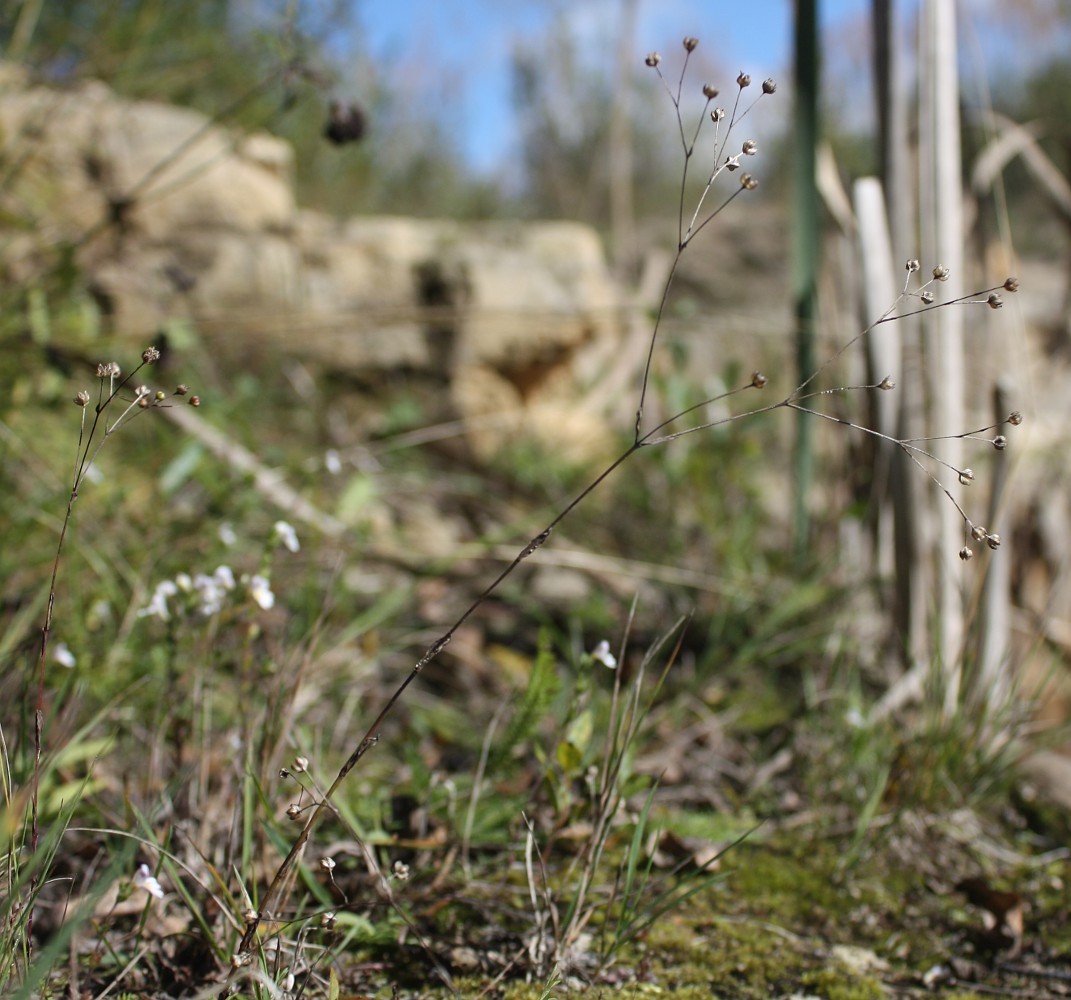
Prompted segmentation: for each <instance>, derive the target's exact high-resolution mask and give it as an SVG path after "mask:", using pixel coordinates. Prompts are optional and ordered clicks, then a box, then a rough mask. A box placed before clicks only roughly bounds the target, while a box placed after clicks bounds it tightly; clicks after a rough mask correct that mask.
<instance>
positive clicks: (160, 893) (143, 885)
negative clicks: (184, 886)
mask: <svg viewBox="0 0 1071 1000" xmlns="http://www.w3.org/2000/svg"><path fill="white" fill-rule="evenodd" d="M134 885H136V886H137V887H138V888H139V889H144V890H145V891H146V892H147V893H148V894H149V895H150V896H155V897H156V898H157V899H163V898H164V890H163V886H161V885H160V883H159V882H157V881H156V878H155V876H154V875H153V874H152V873H151V872H150V871H149V866H148V865H138V870H137V871H136V872H134Z"/></svg>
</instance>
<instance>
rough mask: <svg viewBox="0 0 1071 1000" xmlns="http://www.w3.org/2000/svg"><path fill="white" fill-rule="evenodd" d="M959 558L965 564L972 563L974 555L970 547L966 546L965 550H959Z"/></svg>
mask: <svg viewBox="0 0 1071 1000" xmlns="http://www.w3.org/2000/svg"><path fill="white" fill-rule="evenodd" d="M959 557H960V559H962V560H963V561H964V562H970V561H971V560H972V559H973V558H974V553H973V552H972V551H971V549H970V546H968V545H964V546H963V548H962V549H960V550H959Z"/></svg>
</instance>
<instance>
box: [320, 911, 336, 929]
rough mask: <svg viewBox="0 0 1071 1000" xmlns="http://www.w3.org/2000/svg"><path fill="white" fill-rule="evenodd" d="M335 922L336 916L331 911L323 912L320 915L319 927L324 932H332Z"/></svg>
mask: <svg viewBox="0 0 1071 1000" xmlns="http://www.w3.org/2000/svg"><path fill="white" fill-rule="evenodd" d="M337 920H338V915H337V914H335V913H333V912H332V911H331V910H326V911H325V912H323V913H321V914H320V926H321V927H322V928H323V929H324V930H325V931H329V930H332V929H333V928H334V926H335V923H336V922H337Z"/></svg>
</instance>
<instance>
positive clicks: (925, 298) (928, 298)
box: [919, 288, 933, 306]
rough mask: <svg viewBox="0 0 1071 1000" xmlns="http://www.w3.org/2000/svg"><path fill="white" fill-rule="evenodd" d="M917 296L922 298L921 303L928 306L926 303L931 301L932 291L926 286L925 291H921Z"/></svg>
mask: <svg viewBox="0 0 1071 1000" xmlns="http://www.w3.org/2000/svg"><path fill="white" fill-rule="evenodd" d="M919 298H920V299H922V303H923V305H927V306H928V305H931V304H932V303H933V292H931V291H930V290H929V289H928V288H927V289H926V291H924V292H923V293H922V294H921V295H920V296H919Z"/></svg>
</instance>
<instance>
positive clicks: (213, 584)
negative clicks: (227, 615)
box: [193, 573, 227, 616]
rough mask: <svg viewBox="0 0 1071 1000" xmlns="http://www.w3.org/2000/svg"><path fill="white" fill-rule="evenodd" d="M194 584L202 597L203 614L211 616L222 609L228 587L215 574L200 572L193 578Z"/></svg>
mask: <svg viewBox="0 0 1071 1000" xmlns="http://www.w3.org/2000/svg"><path fill="white" fill-rule="evenodd" d="M193 586H194V589H195V590H196V591H197V593H198V595H199V596H200V598H201V614H203V615H208V616H211V615H214V614H216V613H217V612H219V611H220V610H222V608H223V598H224V597H226V596H227V589H226V588H225V587H224V586H223V584H221V583H220V582H219V580H217V579H216V577H215V576H214V575H213V576H206V575H205V574H204V573H198V574H197V575H196V576H195V577H194V578H193Z"/></svg>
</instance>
